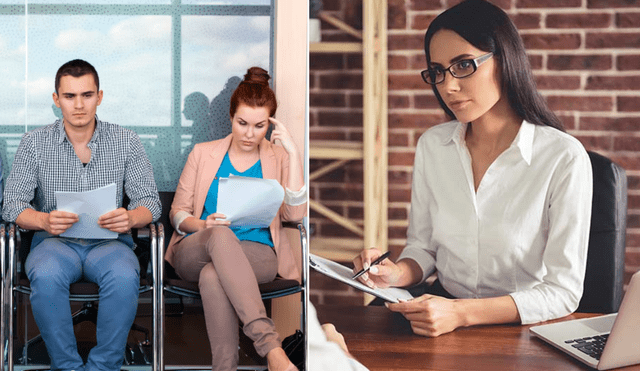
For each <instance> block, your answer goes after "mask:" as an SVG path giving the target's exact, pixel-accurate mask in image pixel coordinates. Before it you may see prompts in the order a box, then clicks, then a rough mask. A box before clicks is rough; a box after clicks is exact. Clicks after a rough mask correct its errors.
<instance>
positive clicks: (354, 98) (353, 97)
mask: <svg viewBox="0 0 640 371" xmlns="http://www.w3.org/2000/svg"><path fill="white" fill-rule="evenodd" d="M347 98H348V100H347V102H348V103H347V106H348V107H349V108H358V109H360V108H362V104H363V101H362V93H360V92H357V91H356V92H352V93H349V94H347Z"/></svg>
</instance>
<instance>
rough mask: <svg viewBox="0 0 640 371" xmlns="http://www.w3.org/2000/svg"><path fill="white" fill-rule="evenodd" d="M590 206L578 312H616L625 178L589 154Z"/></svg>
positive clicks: (624, 220)
mask: <svg viewBox="0 0 640 371" xmlns="http://www.w3.org/2000/svg"><path fill="white" fill-rule="evenodd" d="M589 158H590V159H591V167H592V169H593V203H592V210H591V232H590V234H589V253H588V257H587V271H586V276H585V281H584V293H583V295H582V300H581V301H580V305H579V307H578V310H577V311H578V312H591V313H613V312H617V311H618V308H619V307H620V302H621V301H622V296H623V284H624V255H625V236H626V228H627V176H626V174H625V171H624V169H623V168H622V167H620V166H619V165H617V164H615V163H614V162H612V161H611V160H609V159H608V158H606V157H604V156H601V155H599V154H597V153H595V152H589Z"/></svg>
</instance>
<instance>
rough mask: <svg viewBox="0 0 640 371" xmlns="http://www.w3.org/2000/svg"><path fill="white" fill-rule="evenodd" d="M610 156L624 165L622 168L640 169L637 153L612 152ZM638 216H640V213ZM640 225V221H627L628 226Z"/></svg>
mask: <svg viewBox="0 0 640 371" xmlns="http://www.w3.org/2000/svg"><path fill="white" fill-rule="evenodd" d="M609 158H610V159H611V160H612V161H613V162H615V163H616V164H618V165H620V166H622V168H623V169H625V170H627V171H629V170H640V157H639V156H637V155H620V154H616V153H614V154H611V155H610V156H609ZM638 217H640V215H639V216H638ZM636 222H637V221H636ZM638 227H640V223H638V224H633V226H632V225H629V224H628V223H627V228H638Z"/></svg>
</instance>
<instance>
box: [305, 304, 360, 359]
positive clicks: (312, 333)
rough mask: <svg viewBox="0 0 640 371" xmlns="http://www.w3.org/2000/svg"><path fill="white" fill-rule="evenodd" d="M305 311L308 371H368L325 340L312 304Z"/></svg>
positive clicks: (336, 346)
mask: <svg viewBox="0 0 640 371" xmlns="http://www.w3.org/2000/svg"><path fill="white" fill-rule="evenodd" d="M307 309H308V310H307V322H308V324H307V326H308V331H309V332H308V333H309V337H308V338H307V342H308V344H307V345H308V347H309V348H308V349H309V362H308V365H309V371H333V370H340V371H368V369H367V368H366V367H364V366H363V365H362V364H361V363H360V362H358V361H356V360H355V359H353V358H351V357H349V356H347V354H346V353H345V352H343V351H342V348H340V346H339V345H338V344H336V343H334V342H331V341H328V340H327V337H326V336H325V335H324V331H323V330H322V327H321V326H320V322H318V316H317V314H316V309H315V308H314V307H313V304H311V303H309V305H308V306H307Z"/></svg>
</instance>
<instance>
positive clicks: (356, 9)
mask: <svg viewBox="0 0 640 371" xmlns="http://www.w3.org/2000/svg"><path fill="white" fill-rule="evenodd" d="M341 3H342V12H343V15H344V16H343V18H342V19H343V20H344V21H345V23H347V24H348V25H351V27H353V28H355V29H356V30H361V29H362V20H363V18H362V0H342V1H341Z"/></svg>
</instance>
